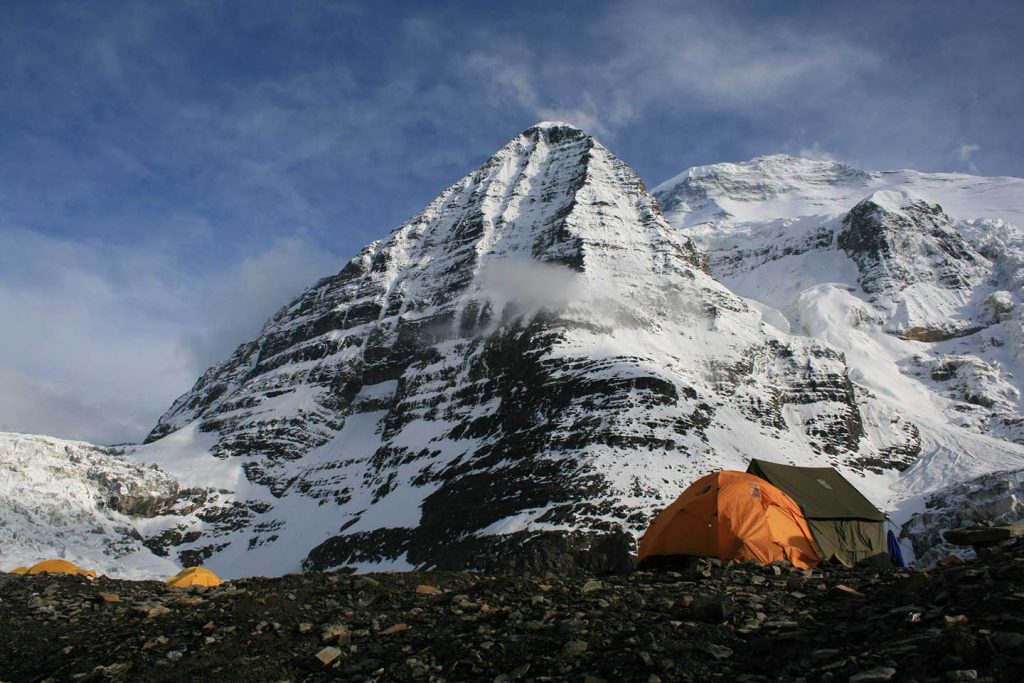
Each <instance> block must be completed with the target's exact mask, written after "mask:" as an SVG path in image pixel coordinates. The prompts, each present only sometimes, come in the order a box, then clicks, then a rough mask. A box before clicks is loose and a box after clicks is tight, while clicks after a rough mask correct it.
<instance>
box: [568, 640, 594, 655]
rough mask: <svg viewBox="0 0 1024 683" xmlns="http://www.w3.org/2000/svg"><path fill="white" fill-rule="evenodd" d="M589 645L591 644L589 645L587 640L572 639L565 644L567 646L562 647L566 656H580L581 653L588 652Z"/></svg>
mask: <svg viewBox="0 0 1024 683" xmlns="http://www.w3.org/2000/svg"><path fill="white" fill-rule="evenodd" d="M589 647H590V645H588V644H587V642H586V641H583V640H570V641H569V642H568V643H566V644H565V647H563V648H562V653H563V654H564V655H565V656H566V657H579V656H580V655H581V654H583V653H584V652H586V651H587V649H588V648H589Z"/></svg>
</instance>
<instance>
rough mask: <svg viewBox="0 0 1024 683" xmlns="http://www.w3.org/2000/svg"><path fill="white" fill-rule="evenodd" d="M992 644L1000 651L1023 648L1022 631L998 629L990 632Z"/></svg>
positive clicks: (1023, 635) (1023, 638) (1023, 634)
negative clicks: (996, 631)
mask: <svg viewBox="0 0 1024 683" xmlns="http://www.w3.org/2000/svg"><path fill="white" fill-rule="evenodd" d="M992 644H993V645H995V646H996V649H997V650H999V651H1000V652H1013V651H1015V650H1019V649H1021V648H1024V633H1014V632H1013V631H999V632H998V633H994V634H992Z"/></svg>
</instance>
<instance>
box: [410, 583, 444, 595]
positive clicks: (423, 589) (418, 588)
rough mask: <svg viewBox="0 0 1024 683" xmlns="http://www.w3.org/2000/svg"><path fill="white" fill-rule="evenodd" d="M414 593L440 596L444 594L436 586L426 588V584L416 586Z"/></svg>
mask: <svg viewBox="0 0 1024 683" xmlns="http://www.w3.org/2000/svg"><path fill="white" fill-rule="evenodd" d="M416 592H417V593H418V594H419V595H441V594H442V593H444V591H442V590H441V589H440V588H438V587H437V586H428V585H426V584H421V585H419V586H416Z"/></svg>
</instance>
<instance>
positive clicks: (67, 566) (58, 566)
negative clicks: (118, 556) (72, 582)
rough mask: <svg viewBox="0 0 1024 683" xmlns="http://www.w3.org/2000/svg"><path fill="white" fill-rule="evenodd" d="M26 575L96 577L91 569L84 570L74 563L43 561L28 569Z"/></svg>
mask: <svg viewBox="0 0 1024 683" xmlns="http://www.w3.org/2000/svg"><path fill="white" fill-rule="evenodd" d="M25 573H26V574H44V573H45V574H84V575H85V576H96V572H94V571H92V570H91V569H82V568H80V567H79V566H78V565H77V564H75V563H74V562H68V561H67V560H43V561H42V562H37V563H36V564H34V565H32V566H31V567H29V568H28V571H27V572H25Z"/></svg>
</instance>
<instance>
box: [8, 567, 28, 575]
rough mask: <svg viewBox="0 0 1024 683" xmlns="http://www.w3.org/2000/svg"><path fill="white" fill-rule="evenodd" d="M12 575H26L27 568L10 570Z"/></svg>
mask: <svg viewBox="0 0 1024 683" xmlns="http://www.w3.org/2000/svg"><path fill="white" fill-rule="evenodd" d="M11 573H12V574H28V567H15V568H14V569H12V570H11Z"/></svg>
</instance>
